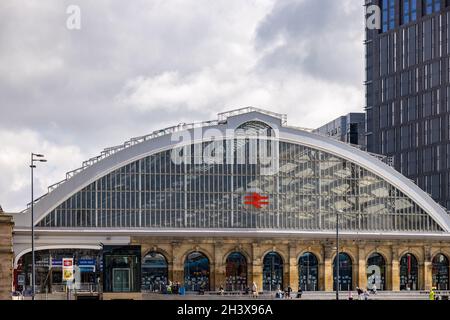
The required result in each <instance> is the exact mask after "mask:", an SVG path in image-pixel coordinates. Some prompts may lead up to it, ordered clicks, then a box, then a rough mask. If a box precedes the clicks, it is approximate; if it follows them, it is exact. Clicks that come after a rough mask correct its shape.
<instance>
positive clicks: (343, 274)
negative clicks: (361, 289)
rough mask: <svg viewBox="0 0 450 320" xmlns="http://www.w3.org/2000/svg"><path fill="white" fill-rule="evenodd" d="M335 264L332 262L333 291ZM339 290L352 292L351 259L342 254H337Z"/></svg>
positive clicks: (335, 261)
mask: <svg viewBox="0 0 450 320" xmlns="http://www.w3.org/2000/svg"><path fill="white" fill-rule="evenodd" d="M336 263H337V259H336V257H335V258H334V261H333V290H336V273H337V269H336ZM339 290H353V273H352V259H351V258H350V256H349V255H348V254H346V253H344V252H340V253H339Z"/></svg>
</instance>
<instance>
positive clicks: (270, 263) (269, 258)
mask: <svg viewBox="0 0 450 320" xmlns="http://www.w3.org/2000/svg"><path fill="white" fill-rule="evenodd" d="M278 288H280V289H283V259H282V258H281V256H280V255H279V254H278V253H276V252H274V251H272V252H269V253H268V254H266V256H265V257H264V260H263V290H265V291H275V290H277V289H278Z"/></svg>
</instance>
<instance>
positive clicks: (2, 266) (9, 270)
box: [0, 207, 14, 300]
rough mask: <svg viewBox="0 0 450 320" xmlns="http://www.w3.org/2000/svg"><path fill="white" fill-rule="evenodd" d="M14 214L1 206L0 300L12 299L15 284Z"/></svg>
mask: <svg viewBox="0 0 450 320" xmlns="http://www.w3.org/2000/svg"><path fill="white" fill-rule="evenodd" d="M13 226H14V222H13V219H12V216H10V215H6V214H4V213H3V211H2V210H1V207H0V300H10V299H11V291H12V284H13V258H14V257H13V254H14V252H13V242H12V234H13Z"/></svg>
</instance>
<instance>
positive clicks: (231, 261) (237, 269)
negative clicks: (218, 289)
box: [225, 252, 247, 291]
mask: <svg viewBox="0 0 450 320" xmlns="http://www.w3.org/2000/svg"><path fill="white" fill-rule="evenodd" d="M225 276H226V286H225V287H226V290H228V291H237V290H241V291H242V290H245V288H246V287H247V259H245V257H244V255H243V254H242V253H240V252H232V253H230V255H228V257H227V261H226V270H225Z"/></svg>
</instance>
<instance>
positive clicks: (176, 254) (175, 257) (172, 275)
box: [169, 241, 185, 285]
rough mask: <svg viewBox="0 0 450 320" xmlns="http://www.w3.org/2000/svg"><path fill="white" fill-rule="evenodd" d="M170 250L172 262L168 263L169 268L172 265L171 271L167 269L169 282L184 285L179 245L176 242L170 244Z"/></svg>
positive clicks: (182, 262)
mask: <svg viewBox="0 0 450 320" xmlns="http://www.w3.org/2000/svg"><path fill="white" fill-rule="evenodd" d="M171 248H172V261H170V262H169V266H170V265H172V268H171V269H172V270H170V269H169V280H171V281H173V282H177V281H178V282H179V283H181V284H182V285H185V283H184V261H181V259H182V254H183V253H182V252H181V250H180V245H179V243H178V242H176V241H174V242H172V243H171Z"/></svg>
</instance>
